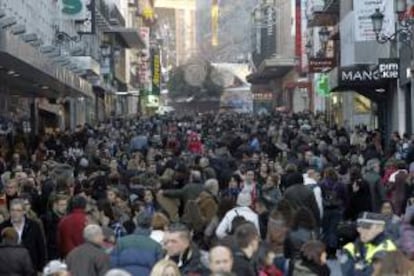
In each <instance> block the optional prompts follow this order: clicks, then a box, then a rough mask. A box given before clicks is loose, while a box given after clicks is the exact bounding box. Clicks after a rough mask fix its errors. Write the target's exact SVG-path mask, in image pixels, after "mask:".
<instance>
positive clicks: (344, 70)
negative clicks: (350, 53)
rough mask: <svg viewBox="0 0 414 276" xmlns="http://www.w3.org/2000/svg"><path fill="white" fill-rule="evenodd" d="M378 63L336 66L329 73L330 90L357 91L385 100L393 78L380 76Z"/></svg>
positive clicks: (375, 98)
mask: <svg viewBox="0 0 414 276" xmlns="http://www.w3.org/2000/svg"><path fill="white" fill-rule="evenodd" d="M377 68H378V66H377V65H375V64H374V65H367V64H357V65H353V66H345V67H340V68H338V67H336V68H334V69H333V70H331V71H330V72H329V74H328V82H329V87H330V92H351V91H354V92H357V93H359V94H361V95H363V96H365V97H367V98H369V99H371V100H374V101H380V100H385V99H386V98H387V95H388V94H389V90H390V82H391V81H392V80H389V79H382V78H380V76H379V74H378V70H377Z"/></svg>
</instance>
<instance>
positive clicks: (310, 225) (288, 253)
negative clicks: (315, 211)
mask: <svg viewBox="0 0 414 276" xmlns="http://www.w3.org/2000/svg"><path fill="white" fill-rule="evenodd" d="M316 230H317V227H316V222H315V219H314V218H313V215H312V213H311V212H310V211H308V210H307V209H305V208H300V209H299V210H298V211H297V213H296V215H295V218H294V219H293V225H292V228H291V230H290V231H289V233H288V235H287V237H286V239H285V242H284V248H283V249H284V255H285V257H286V258H288V259H299V258H300V250H301V248H302V246H303V245H304V244H305V243H306V242H308V241H310V240H316V239H317V238H318V237H317V232H316Z"/></svg>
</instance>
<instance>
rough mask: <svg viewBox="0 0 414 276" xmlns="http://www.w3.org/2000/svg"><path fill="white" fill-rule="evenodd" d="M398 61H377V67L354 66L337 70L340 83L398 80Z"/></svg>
mask: <svg viewBox="0 0 414 276" xmlns="http://www.w3.org/2000/svg"><path fill="white" fill-rule="evenodd" d="M399 71H400V66H399V60H398V59H379V63H378V65H369V64H362V65H355V66H349V67H342V68H340V69H339V80H340V82H341V83H367V82H368V83H369V82H376V81H381V80H389V79H398V78H399Z"/></svg>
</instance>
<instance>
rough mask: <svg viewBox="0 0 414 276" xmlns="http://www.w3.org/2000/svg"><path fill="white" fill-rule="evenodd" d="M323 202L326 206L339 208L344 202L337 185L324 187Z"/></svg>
mask: <svg viewBox="0 0 414 276" xmlns="http://www.w3.org/2000/svg"><path fill="white" fill-rule="evenodd" d="M322 204H323V207H324V208H331V209H333V208H337V207H340V206H341V204H342V201H341V199H340V198H339V197H338V193H337V192H336V191H335V187H332V188H324V189H322Z"/></svg>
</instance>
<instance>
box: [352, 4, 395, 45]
mask: <svg viewBox="0 0 414 276" xmlns="http://www.w3.org/2000/svg"><path fill="white" fill-rule="evenodd" d="M376 9H379V10H380V12H382V13H383V14H384V23H383V26H382V33H383V34H384V35H386V36H391V35H392V34H393V33H394V32H395V15H394V1H392V0H354V12H355V17H354V18H355V24H354V27H355V28H354V31H355V41H371V40H376V38H375V33H374V30H373V26H372V20H371V15H372V14H374V12H375V10H376Z"/></svg>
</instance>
